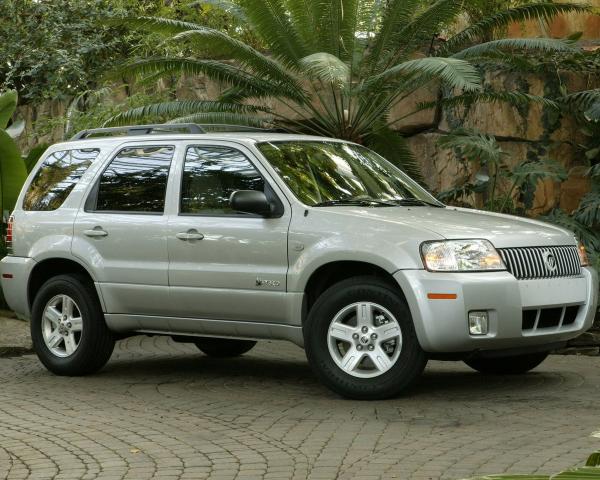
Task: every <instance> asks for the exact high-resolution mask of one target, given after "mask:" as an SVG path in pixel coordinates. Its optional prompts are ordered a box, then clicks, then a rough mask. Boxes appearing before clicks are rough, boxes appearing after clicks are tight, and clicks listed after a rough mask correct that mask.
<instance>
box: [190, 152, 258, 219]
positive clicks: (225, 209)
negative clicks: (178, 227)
mask: <svg viewBox="0 0 600 480" xmlns="http://www.w3.org/2000/svg"><path fill="white" fill-rule="evenodd" d="M264 188H265V185H264V181H263V179H262V177H261V176H260V174H259V173H258V172H257V171H256V169H255V168H254V166H253V165H252V164H251V163H250V161H249V160H248V159H247V158H246V156H245V155H244V154H243V153H241V152H240V151H239V150H235V149H233V148H228V147H216V146H215V147H204V146H202V147H201V146H194V147H190V148H189V149H188V151H187V153H186V157H185V166H184V171H183V180H182V184H181V210H180V212H181V213H184V214H208V215H223V214H233V213H236V212H234V211H233V210H232V209H231V207H230V206H229V197H230V196H231V194H232V193H233V192H235V191H236V190H259V191H264Z"/></svg>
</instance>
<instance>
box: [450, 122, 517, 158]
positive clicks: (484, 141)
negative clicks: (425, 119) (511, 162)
mask: <svg viewBox="0 0 600 480" xmlns="http://www.w3.org/2000/svg"><path fill="white" fill-rule="evenodd" d="M438 144H439V146H440V147H442V148H448V149H457V150H459V151H460V152H461V154H462V155H463V156H464V157H465V158H466V159H467V160H470V161H480V162H481V163H482V164H489V163H492V164H498V163H499V162H500V160H501V158H502V156H504V155H506V152H504V151H502V148H500V145H498V142H497V141H496V138H495V137H494V136H493V135H488V134H485V133H480V132H477V131H474V130H467V129H457V130H454V131H452V132H450V133H448V134H447V135H444V136H442V137H440V139H439V140H438Z"/></svg>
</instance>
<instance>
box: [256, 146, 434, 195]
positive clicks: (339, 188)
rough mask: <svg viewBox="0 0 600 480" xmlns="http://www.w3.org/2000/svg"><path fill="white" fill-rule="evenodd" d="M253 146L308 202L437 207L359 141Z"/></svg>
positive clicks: (421, 189)
mask: <svg viewBox="0 0 600 480" xmlns="http://www.w3.org/2000/svg"><path fill="white" fill-rule="evenodd" d="M258 148H259V150H260V151H261V152H262V154H263V155H264V156H265V157H266V159H267V160H268V161H269V163H271V165H272V166H273V167H274V168H275V170H276V171H277V173H279V175H280V176H281V178H283V180H284V181H285V183H286V184H287V186H288V187H289V188H290V189H291V190H292V192H294V194H295V195H296V197H298V199H299V200H300V201H301V202H302V203H304V204H306V205H309V206H319V205H335V204H351V203H360V202H364V203H369V202H372V203H373V204H382V205H388V204H389V205H402V204H406V205H409V204H413V205H419V204H421V205H425V204H432V205H435V206H442V204H440V203H439V202H438V201H437V200H435V198H434V197H433V196H431V195H430V194H429V193H427V191H425V190H424V189H423V188H422V187H420V186H419V185H418V184H417V183H416V182H414V181H413V180H411V179H410V178H409V177H408V176H407V175H406V174H404V173H403V172H402V171H401V170H399V169H398V168H396V167H395V166H393V165H392V164H391V163H389V162H388V161H387V160H385V159H383V158H382V157H380V156H379V155H377V154H376V153H375V152H373V151H371V150H369V149H368V148H365V147H362V146H360V145H353V144H349V143H342V142H327V141H281V142H266V143H260V144H258Z"/></svg>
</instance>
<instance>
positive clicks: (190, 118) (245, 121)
mask: <svg viewBox="0 0 600 480" xmlns="http://www.w3.org/2000/svg"><path fill="white" fill-rule="evenodd" d="M271 122H272V117H270V116H256V115H247V114H243V113H235V112H199V113H193V114H190V115H185V116H182V117H177V118H174V119H173V120H171V121H169V122H168V123H206V124H211V123H212V124H226V125H244V126H247V127H258V128H262V127H267V126H269V125H270V123H271Z"/></svg>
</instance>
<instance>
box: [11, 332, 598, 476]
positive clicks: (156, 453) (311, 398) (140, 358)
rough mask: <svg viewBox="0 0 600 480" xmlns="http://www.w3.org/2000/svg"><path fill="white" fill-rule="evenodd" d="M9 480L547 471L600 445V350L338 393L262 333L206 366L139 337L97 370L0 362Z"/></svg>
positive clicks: (292, 351) (191, 350)
mask: <svg viewBox="0 0 600 480" xmlns="http://www.w3.org/2000/svg"><path fill="white" fill-rule="evenodd" d="M0 384H1V385H2V388H1V389H0V478H7V479H10V480H13V479H14V480H17V479H21V478H39V479H48V478H56V479H57V480H60V479H65V480H66V479H71V478H73V479H74V478H77V479H90V480H91V479H94V480H96V479H105V480H110V479H124V478H125V479H135V480H140V479H151V478H160V479H163V478H166V479H173V480H175V479H177V480H185V479H193V480H198V479H211V480H215V479H224V480H225V479H226V480H232V479H235V478H238V479H243V480H246V479H250V478H260V479H266V480H270V479H297V480H306V479H307V478H311V479H333V478H337V479H339V480H358V479H388V478H402V479H403V480H407V479H410V480H415V479H421V480H430V479H431V480H438V479H443V480H452V479H454V480H456V479H460V478H468V477H472V476H475V475H484V474H491V473H503V472H511V473H532V472H537V473H553V472H556V471H558V470H561V469H565V468H569V467H571V466H574V465H581V464H582V463H583V462H584V461H585V459H586V457H587V455H588V454H589V453H591V452H592V451H594V450H596V449H600V438H596V437H593V436H591V434H592V433H593V432H596V431H599V430H600V420H598V418H599V417H598V415H597V411H598V401H597V392H598V391H599V390H600V357H585V356H552V357H550V358H549V359H548V360H547V361H546V362H544V363H543V364H542V365H541V366H540V367H538V368H537V369H536V370H534V371H533V372H531V373H530V374H527V375H523V376H511V377H509V376H489V377H488V376H482V375H479V374H477V373H475V372H473V371H471V370H469V369H468V368H467V367H466V366H465V365H463V364H462V363H442V362H430V364H429V366H428V368H427V370H426V371H425V373H424V376H423V378H422V379H421V380H420V381H419V382H418V384H417V385H416V387H415V388H414V389H413V390H412V392H410V393H409V394H406V395H404V396H403V397H401V398H397V399H393V400H388V401H385V402H355V401H350V400H344V399H341V398H339V397H337V396H335V395H334V394H332V393H331V392H329V391H328V390H327V389H326V388H325V387H323V386H322V385H320V384H319V383H318V382H317V381H316V379H315V377H314V375H313V374H312V372H311V370H310V368H309V367H308V364H307V363H306V359H305V357H304V353H303V351H302V350H300V349H298V348H297V347H295V346H293V345H290V344H287V343H284V342H259V344H258V346H257V347H256V348H255V349H254V350H252V351H251V352H249V353H248V354H246V355H244V356H243V357H240V358H234V359H228V360H222V359H211V358H209V357H206V356H204V355H202V354H201V353H199V352H198V350H197V349H196V348H195V347H194V346H193V345H190V344H183V343H175V342H172V341H171V340H170V339H167V338H164V337H132V338H130V339H127V340H124V341H122V342H119V343H118V344H117V347H116V349H115V353H114V354H113V357H112V359H111V361H110V362H109V364H108V365H107V366H106V367H105V368H104V369H103V370H102V371H101V372H99V373H97V374H95V375H91V376H89V377H80V378H67V377H57V376H54V375H52V374H50V373H48V372H47V371H46V370H45V369H44V368H43V367H42V366H41V365H40V363H39V362H38V360H37V358H36V357H35V356H34V355H24V356H13V357H10V358H0Z"/></svg>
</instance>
